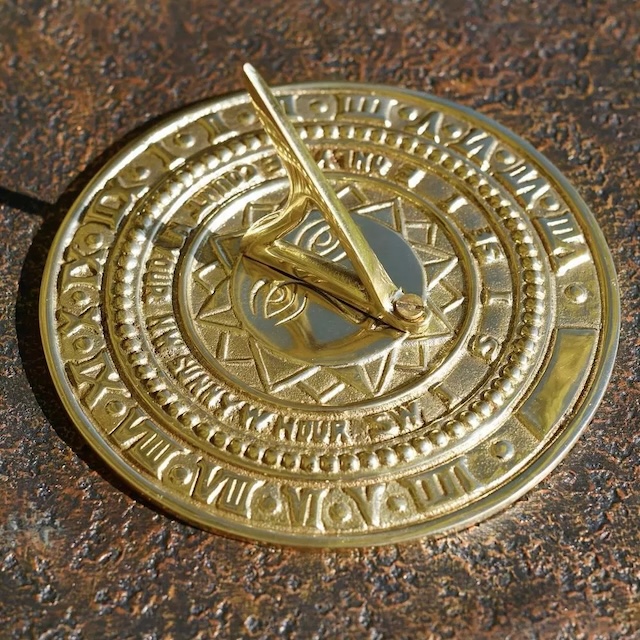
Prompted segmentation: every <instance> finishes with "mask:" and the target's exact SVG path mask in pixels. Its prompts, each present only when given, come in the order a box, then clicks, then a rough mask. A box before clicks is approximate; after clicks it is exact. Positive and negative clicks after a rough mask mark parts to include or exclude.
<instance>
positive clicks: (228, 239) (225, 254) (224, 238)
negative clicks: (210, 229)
mask: <svg viewBox="0 0 640 640" xmlns="http://www.w3.org/2000/svg"><path fill="white" fill-rule="evenodd" d="M242 236H243V233H234V234H231V235H220V236H214V237H213V238H211V245H212V248H213V251H214V253H215V255H216V258H217V259H218V262H220V264H221V265H222V266H223V267H224V269H225V270H226V272H227V273H231V270H232V269H233V265H234V263H235V261H236V258H237V256H239V255H240V242H241V241H242Z"/></svg>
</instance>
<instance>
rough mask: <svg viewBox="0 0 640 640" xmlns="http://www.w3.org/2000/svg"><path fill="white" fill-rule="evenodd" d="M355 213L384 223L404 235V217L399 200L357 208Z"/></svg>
mask: <svg viewBox="0 0 640 640" xmlns="http://www.w3.org/2000/svg"><path fill="white" fill-rule="evenodd" d="M353 213H357V214H359V215H361V216H367V217H368V218H372V219H373V220H377V221H378V222H382V224H384V225H386V226H387V227H390V228H391V229H394V230H395V231H397V232H398V233H403V230H404V228H403V227H404V225H403V219H404V217H403V215H402V211H401V205H400V202H399V200H398V199H397V198H396V199H395V200H388V201H386V202H377V203H376V204H370V205H365V206H360V207H357V208H356V209H354V210H353Z"/></svg>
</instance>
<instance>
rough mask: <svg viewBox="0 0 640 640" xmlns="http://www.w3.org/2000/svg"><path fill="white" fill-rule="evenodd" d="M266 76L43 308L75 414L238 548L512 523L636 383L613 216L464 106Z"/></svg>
mask: <svg viewBox="0 0 640 640" xmlns="http://www.w3.org/2000/svg"><path fill="white" fill-rule="evenodd" d="M245 76H246V79H247V88H248V92H247V93H240V94H236V95H233V96H230V97H226V98H219V99H214V100H211V101H209V102H206V103H203V104H199V105H196V106H193V107H191V108H189V109H186V110H184V111H182V112H181V113H179V114H176V115H174V116H172V117H171V118H170V119H169V120H167V121H165V122H164V123H162V124H160V125H158V126H156V127H155V128H154V129H152V130H150V131H149V132H148V133H147V134H146V135H144V136H143V137H142V138H140V139H138V140H137V141H135V142H134V143H133V144H131V145H130V146H129V147H127V148H126V149H124V150H123V151H122V152H121V153H120V154H118V155H117V156H116V157H115V158H114V159H113V160H112V161H111V162H110V163H109V164H108V165H107V166H106V167H104V168H103V169H102V170H101V171H100V172H99V173H98V175H97V176H96V177H95V178H94V180H93V181H92V182H91V183H90V184H89V185H88V187H87V188H86V189H85V191H84V192H83V193H82V194H81V196H80V197H79V198H78V200H77V202H76V203H75V204H74V205H73V207H72V208H71V210H70V212H69V214H68V215H67V218H66V219H65V221H64V223H63V225H62V227H61V229H60V231H59V233H58V236H57V238H56V240H55V242H54V244H53V247H52V249H51V253H50V255H49V260H48V264H47V267H46V270H45V276H44V282H43V288H42V302H41V324H42V333H43V340H44V344H45V352H46V355H47V360H48V363H49V367H50V368H51V371H52V375H53V378H54V381H55V384H56V386H57V388H58V391H59V393H60V395H61V397H62V399H63V401H64V403H65V406H66V407H67V410H68V411H69V413H70V415H71V416H72V418H73V419H74V421H75V423H76V424H77V426H78V428H79V429H80V430H81V431H82V433H83V434H84V435H85V437H86V438H87V439H88V441H89V442H90V443H91V445H92V446H93V447H94V448H95V449H96V451H97V452H98V453H99V454H100V455H101V456H102V457H103V458H104V460H105V461H106V462H107V463H108V464H109V465H110V466H111V467H112V468H113V469H114V470H115V471H116V472H117V473H118V474H119V475H121V476H122V477H123V478H125V479H126V480H127V481H128V482H130V483H131V484H132V485H133V486H134V487H135V488H136V489H137V490H139V491H140V492H141V493H143V494H144V495H146V496H147V497H149V498H150V499H152V500H153V501H155V502H156V503H158V504H160V505H161V506H162V507H164V508H166V509H167V510H169V511H171V512H173V513H175V514H177V515H178V516H180V517H182V518H184V519H185V520H188V521H189V522H192V523H194V524H197V525H199V526H202V527H205V528H210V529H214V530H218V531H223V532H227V533H229V534H232V535H237V536H242V537H245V538H249V539H257V540H262V541H269V542H277V543H282V544H293V545H297V546H321V547H322V546H325V547H330V546H357V545H360V546H361V545H369V544H381V543H387V542H396V541H401V540H405V539H409V538H413V537H417V536H422V535H428V534H434V533H441V532H445V531H448V530H452V529H456V528H460V527H463V526H466V525H468V524H471V523H473V522H477V521H479V520H481V519H483V518H485V517H487V516H489V515H491V514H493V513H495V512H496V511H497V510H499V509H501V508H503V507H504V506H506V505H507V504H509V503H511V502H512V501H514V500H515V499H517V498H518V497H519V496H520V495H522V494H523V493H524V492H525V491H527V490H528V489H529V488H530V487H532V486H533V485H534V484H535V483H536V482H538V481H539V480H540V479H541V478H542V477H544V475H545V474H547V473H548V472H549V471H550V470H551V469H552V468H553V467H554V466H555V465H556V464H557V463H558V462H559V461H560V460H561V458H562V456H563V455H564V454H565V453H566V452H567V451H568V449H569V447H570V446H571V445H572V444H573V443H574V441H575V440H576V438H577V437H578V435H579V433H580V431H581V430H582V429H583V428H584V426H585V425H586V424H587V422H588V420H589V419H590V417H591V415H592V414H593V412H594V411H595V408H596V406H597V403H598V402H599V400H600V398H601V397H602V395H603V393H604V389H605V386H606V383H607V380H608V378H609V374H610V372H611V368H612V365H613V359H614V356H615V348H616V344H617V339H618V331H619V317H618V315H619V309H618V297H617V286H616V280H615V273H614V269H613V265H612V261H611V257H610V254H609V251H608V249H607V247H606V245H605V242H604V239H603V237H602V235H601V232H600V230H599V229H598V227H597V224H596V222H595V220H594V218H593V215H592V214H591V213H590V212H589V210H588V209H587V207H586V205H585V204H584V203H583V201H582V200H581V199H580V197H579V196H578V195H577V193H576V192H575V191H574V190H573V188H572V187H571V186H570V185H569V184H568V183H567V182H566V180H565V179H564V178H563V177H562V176H561V175H560V173H559V172H558V171H557V170H556V169H555V168H554V167H553V166H552V165H551V164H550V163H549V162H548V161H547V160H545V159H544V158H543V157H542V156H541V155H539V154H538V153H537V152H536V151H534V150H533V149H532V148H531V147H530V146H529V145H528V144H527V143H525V142H523V141H522V140H520V139H519V138H517V137H516V136H515V135H514V134H512V133H510V132H509V131H507V130H506V129H504V128H502V127H500V126H499V125H497V124H496V123H494V122H492V121H490V120H488V119H487V118H485V117H483V116H481V115H479V114H477V113H474V112H472V111H469V110H468V109H465V108H463V107H460V106H457V105H455V104H452V103H450V102H447V101H444V100H440V99H437V98H434V97H432V96H428V95H425V94H421V93H416V92H411V91H405V90H400V89H395V88H390V87H382V86H377V85H362V84H353V83H336V82H332V83H309V84H299V85H291V86H284V87H278V88H276V89H274V91H273V93H272V92H271V90H270V89H269V88H268V87H267V85H266V84H265V83H264V81H263V80H262V79H261V78H260V76H259V75H258V74H257V72H256V71H255V70H254V69H253V68H252V67H250V66H249V65H246V66H245Z"/></svg>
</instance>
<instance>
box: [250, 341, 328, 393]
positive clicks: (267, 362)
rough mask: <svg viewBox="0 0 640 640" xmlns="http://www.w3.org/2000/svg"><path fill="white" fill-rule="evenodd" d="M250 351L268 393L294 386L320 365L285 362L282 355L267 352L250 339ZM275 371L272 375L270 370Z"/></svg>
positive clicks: (310, 374)
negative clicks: (309, 365)
mask: <svg viewBox="0 0 640 640" xmlns="http://www.w3.org/2000/svg"><path fill="white" fill-rule="evenodd" d="M251 353H252V354H253V358H254V360H255V363H256V368H257V370H258V376H259V377H260V382H262V385H263V387H264V389H265V391H267V392H268V393H280V392H281V391H284V390H285V389H287V388H289V387H292V386H295V385H296V384H298V383H299V382H302V381H303V380H306V379H307V378H310V377H311V376H312V375H313V374H314V373H316V372H317V371H318V370H319V369H320V367H317V366H314V367H308V366H305V365H302V366H300V365H299V364H294V363H292V362H287V361H286V360H284V359H283V358H282V356H276V355H274V354H271V353H269V351H268V350H267V349H265V348H264V347H261V346H260V345H259V344H258V343H257V342H256V341H255V340H251ZM274 371H277V372H278V376H277V377H275V376H273V374H272V372H274Z"/></svg>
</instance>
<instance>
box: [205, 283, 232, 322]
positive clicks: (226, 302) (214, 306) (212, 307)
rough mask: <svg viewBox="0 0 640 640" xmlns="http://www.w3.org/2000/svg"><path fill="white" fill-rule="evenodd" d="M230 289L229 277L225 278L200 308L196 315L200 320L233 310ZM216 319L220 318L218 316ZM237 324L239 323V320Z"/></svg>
mask: <svg viewBox="0 0 640 640" xmlns="http://www.w3.org/2000/svg"><path fill="white" fill-rule="evenodd" d="M229 289H230V281H229V278H225V279H224V280H223V281H222V282H220V283H219V284H218V286H217V287H216V288H215V290H214V291H213V292H212V293H211V295H210V296H208V297H207V299H206V300H205V301H204V302H203V303H202V306H201V307H200V309H199V310H198V313H197V316H196V317H197V318H198V320H204V319H206V318H211V317H212V316H219V315H220V314H222V313H225V312H227V311H231V293H230V291H229ZM234 317H235V314H234ZM216 320H218V319H217V318H216ZM235 324H237V322H236V323H235Z"/></svg>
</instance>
